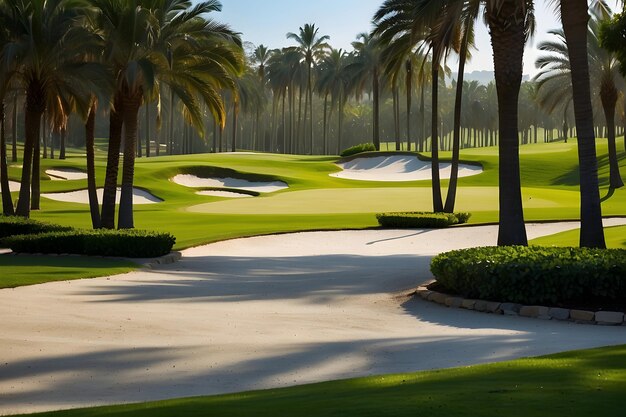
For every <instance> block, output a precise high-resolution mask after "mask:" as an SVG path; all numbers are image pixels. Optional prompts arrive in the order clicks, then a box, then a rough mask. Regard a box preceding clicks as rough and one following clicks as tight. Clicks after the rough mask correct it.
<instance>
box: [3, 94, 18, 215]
mask: <svg viewBox="0 0 626 417" xmlns="http://www.w3.org/2000/svg"><path fill="white" fill-rule="evenodd" d="M4 116H5V115H4V102H0V192H1V193H2V213H3V214H4V215H5V216H13V215H14V214H15V211H14V210H13V198H12V197H11V188H10V187H9V167H8V164H7V143H6V137H5V123H4V121H5V120H4Z"/></svg>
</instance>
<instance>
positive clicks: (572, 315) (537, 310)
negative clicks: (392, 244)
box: [415, 286, 626, 326]
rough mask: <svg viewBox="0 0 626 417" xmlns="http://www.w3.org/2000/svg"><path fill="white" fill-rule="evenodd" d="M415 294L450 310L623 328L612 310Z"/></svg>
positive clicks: (424, 289) (621, 318) (623, 322)
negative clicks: (579, 308)
mask: <svg viewBox="0 0 626 417" xmlns="http://www.w3.org/2000/svg"><path fill="white" fill-rule="evenodd" d="M415 294H416V295H418V296H420V297H421V298H422V299H424V300H427V301H432V302H434V303H437V304H441V305H444V306H447V307H452V308H464V309H466V310H474V311H480V312H485V313H492V314H503V315H506V316H521V317H531V318H537V319H542V320H561V321H570V322H574V323H580V324H599V325H605V326H626V316H625V315H624V313H621V312H616V311H598V312H594V311H585V310H570V309H567V308H556V307H545V306H525V305H522V304H514V303H499V302H497V301H484V300H473V299H466V298H462V297H457V296H453V295H449V294H444V293H440V292H437V291H431V290H429V289H428V288H427V287H424V286H422V287H418V288H417V290H416V291H415Z"/></svg>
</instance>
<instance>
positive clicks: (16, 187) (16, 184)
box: [9, 181, 21, 192]
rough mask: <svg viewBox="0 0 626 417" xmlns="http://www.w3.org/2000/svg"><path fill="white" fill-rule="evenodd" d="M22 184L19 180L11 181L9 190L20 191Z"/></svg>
mask: <svg viewBox="0 0 626 417" xmlns="http://www.w3.org/2000/svg"><path fill="white" fill-rule="evenodd" d="M20 186H21V184H20V183H19V182H17V181H9V190H10V191H11V192H14V191H19V190H20Z"/></svg>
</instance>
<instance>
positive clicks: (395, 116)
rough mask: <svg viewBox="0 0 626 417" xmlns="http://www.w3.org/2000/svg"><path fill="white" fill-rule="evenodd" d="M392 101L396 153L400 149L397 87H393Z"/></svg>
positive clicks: (398, 95)
mask: <svg viewBox="0 0 626 417" xmlns="http://www.w3.org/2000/svg"><path fill="white" fill-rule="evenodd" d="M391 96H392V101H393V131H394V135H395V142H396V151H399V150H401V149H402V145H401V144H400V100H399V98H400V94H399V93H398V87H397V86H395V85H394V86H393V87H392V91H391Z"/></svg>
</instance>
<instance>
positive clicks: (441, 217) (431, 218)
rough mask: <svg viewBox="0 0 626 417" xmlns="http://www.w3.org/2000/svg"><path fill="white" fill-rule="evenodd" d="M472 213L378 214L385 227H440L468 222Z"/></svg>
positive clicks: (379, 222)
mask: <svg viewBox="0 0 626 417" xmlns="http://www.w3.org/2000/svg"><path fill="white" fill-rule="evenodd" d="M470 216H471V214H470V213H429V212H418V211H415V212H405V213H380V214H377V215H376V219H378V224H380V225H381V226H382V227H385V228H395V229H405V228H409V229H412V228H427V229H440V228H444V227H448V226H452V225H454V224H463V223H467V221H468V220H469V218H470Z"/></svg>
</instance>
